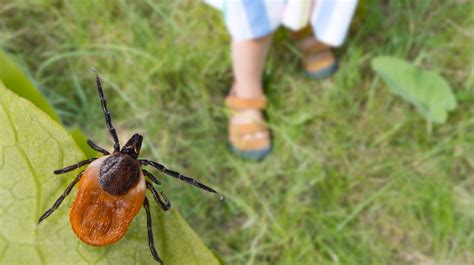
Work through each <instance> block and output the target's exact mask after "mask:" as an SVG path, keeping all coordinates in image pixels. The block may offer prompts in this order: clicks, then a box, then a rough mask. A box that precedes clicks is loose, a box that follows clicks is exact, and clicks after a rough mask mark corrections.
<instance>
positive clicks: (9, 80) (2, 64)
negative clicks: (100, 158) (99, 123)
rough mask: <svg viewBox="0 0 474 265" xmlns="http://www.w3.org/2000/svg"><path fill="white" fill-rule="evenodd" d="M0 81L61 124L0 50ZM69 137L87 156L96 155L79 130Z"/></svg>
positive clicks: (18, 69)
mask: <svg viewBox="0 0 474 265" xmlns="http://www.w3.org/2000/svg"><path fill="white" fill-rule="evenodd" d="M0 81H2V82H3V83H4V85H5V86H6V88H8V89H10V90H11V91H13V92H14V93H15V94H17V95H18V96H20V97H23V98H26V99H28V100H29V101H31V102H32V103H33V104H34V105H36V107H38V108H39V109H41V110H42V111H44V112H45V113H46V114H48V115H49V116H50V117H51V118H52V119H53V120H55V121H56V122H57V123H61V120H60V119H59V116H58V115H57V114H56V112H55V111H54V109H53V107H51V105H49V103H48V101H47V100H46V99H45V98H44V97H43V95H42V94H41V92H40V91H39V90H38V89H37V88H36V87H35V85H34V84H33V83H32V82H31V80H30V79H29V78H28V77H27V76H26V75H25V74H24V73H23V72H22V71H21V69H20V68H19V67H18V66H17V65H16V64H15V63H14V62H13V60H11V59H10V58H9V56H8V55H7V54H5V53H4V52H3V51H2V50H1V49H0ZM71 135H72V137H73V138H74V140H75V141H76V143H77V144H78V145H79V147H80V148H81V149H82V151H83V152H84V153H85V154H86V155H87V156H89V157H90V156H95V155H96V154H97V153H96V152H95V151H94V150H92V149H90V148H89V147H88V146H87V144H86V141H87V139H86V137H85V136H84V134H83V133H82V132H81V131H80V130H79V129H73V130H71Z"/></svg>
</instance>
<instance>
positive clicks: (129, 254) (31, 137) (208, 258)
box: [0, 82, 219, 265]
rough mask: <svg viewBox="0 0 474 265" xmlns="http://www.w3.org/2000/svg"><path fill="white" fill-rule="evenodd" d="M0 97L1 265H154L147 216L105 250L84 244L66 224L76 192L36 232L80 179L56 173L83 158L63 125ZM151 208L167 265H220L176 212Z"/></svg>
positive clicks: (7, 94)
mask: <svg viewBox="0 0 474 265" xmlns="http://www.w3.org/2000/svg"><path fill="white" fill-rule="evenodd" d="M0 95H1V97H0V124H1V127H0V264H114V265H119V264H127V265H128V264H155V262H154V260H153V258H152V256H151V254H150V250H149V248H148V241H147V232H146V220H145V213H144V210H142V211H140V213H139V214H138V215H137V217H136V218H135V219H134V220H133V222H132V223H131V225H130V227H129V230H128V231H127V234H126V235H125V236H124V238H123V239H122V240H120V241H119V242H117V243H116V244H113V245H110V246H107V247H102V248H96V247H91V246H88V245H86V244H84V243H82V242H81V241H80V240H79V239H77V237H76V236H75V235H74V233H73V232H72V230H71V228H70V226H69V224H68V222H69V218H68V213H69V210H68V208H69V206H70V204H71V202H72V199H73V197H74V194H75V192H72V193H71V195H69V197H68V198H67V199H66V200H65V201H64V202H63V205H61V207H59V209H58V210H56V212H54V213H53V214H52V215H51V216H50V217H49V218H48V219H47V220H46V221H44V222H43V223H42V224H41V225H40V226H38V227H35V226H34V224H35V223H36V221H37V219H38V217H39V216H40V215H41V214H42V213H43V212H44V211H45V210H46V209H47V208H48V207H50V206H51V205H52V203H53V202H54V201H55V200H56V198H57V197H58V196H59V195H60V194H61V193H62V192H63V191H64V189H65V187H66V186H67V185H68V183H69V182H70V181H71V180H72V179H73V178H74V177H75V174H77V173H78V172H73V173H69V174H64V175H58V176H55V175H53V174H52V170H54V169H57V168H62V167H64V166H66V165H70V164H73V163H75V162H76V161H78V160H80V159H82V158H83V156H84V154H83V153H82V152H81V150H80V149H79V147H78V146H77V145H76V143H75V142H74V140H73V139H72V137H71V136H70V135H69V133H68V132H67V131H66V130H64V129H63V128H62V127H61V126H60V125H59V124H58V123H56V122H55V121H54V120H52V119H51V118H50V117H49V116H48V115H46V114H45V113H44V112H42V111H41V110H39V109H38V108H37V107H36V106H35V105H33V104H32V103H31V102H29V101H27V100H25V99H24V98H21V97H19V96H17V95H15V94H14V93H12V92H11V91H9V90H7V89H6V88H5V86H4V85H3V84H2V83H1V82H0ZM150 202H154V201H153V200H150ZM151 207H152V208H151V209H152V214H153V225H154V232H155V240H156V241H157V243H158V244H157V245H158V251H159V252H160V254H161V256H162V258H163V260H164V261H165V263H166V264H167V265H173V264H179V265H182V264H186V265H201V264H202V265H204V264H205V265H209V264H219V262H218V261H217V260H216V258H215V257H214V255H213V254H212V253H211V252H210V251H209V250H208V249H207V248H206V247H205V246H204V244H203V243H202V241H201V240H200V239H199V238H198V236H197V235H196V234H195V233H194V232H193V231H192V230H191V228H189V226H188V225H187V224H186V222H185V221H184V220H183V219H182V217H181V216H180V215H179V214H178V212H177V211H175V210H171V211H170V212H167V213H164V212H163V211H162V210H161V209H160V208H159V207H158V206H156V205H152V206H151Z"/></svg>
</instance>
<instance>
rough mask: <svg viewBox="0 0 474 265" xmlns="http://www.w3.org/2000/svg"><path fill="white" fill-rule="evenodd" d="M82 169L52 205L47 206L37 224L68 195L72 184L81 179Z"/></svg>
mask: <svg viewBox="0 0 474 265" xmlns="http://www.w3.org/2000/svg"><path fill="white" fill-rule="evenodd" d="M83 172H84V171H81V173H79V174H78V175H77V177H76V178H75V179H74V180H73V181H72V182H71V183H70V184H69V186H67V188H66V190H65V191H64V192H63V194H61V196H59V198H58V199H57V200H56V202H54V204H53V206H51V208H49V209H48V210H47V211H46V212H45V213H44V214H43V215H42V216H41V217H40V218H39V220H38V224H39V223H41V222H42V221H43V220H44V219H46V218H48V216H50V215H51V214H52V213H53V212H54V211H55V210H56V209H57V208H58V207H59V205H61V203H62V202H63V200H64V198H66V196H67V195H69V193H70V192H71V190H72V188H73V187H74V185H76V184H77V182H79V180H80V179H81V177H82V173H83Z"/></svg>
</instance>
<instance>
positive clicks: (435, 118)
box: [372, 56, 457, 123]
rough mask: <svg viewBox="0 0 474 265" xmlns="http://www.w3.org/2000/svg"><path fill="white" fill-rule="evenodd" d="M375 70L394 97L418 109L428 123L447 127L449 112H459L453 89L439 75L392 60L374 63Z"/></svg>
mask: <svg viewBox="0 0 474 265" xmlns="http://www.w3.org/2000/svg"><path fill="white" fill-rule="evenodd" d="M372 69H373V70H374V71H375V72H376V73H377V74H379V75H380V76H381V77H382V78H383V80H385V82H386V83H387V84H388V87H389V89H390V91H391V92H392V93H394V94H395V95H398V96H400V97H402V98H403V99H404V100H406V101H408V102H410V103H412V104H413V105H415V106H416V108H417V109H418V110H419V111H420V112H421V114H422V115H423V116H424V117H425V118H426V119H427V120H428V121H432V122H437V123H444V122H446V119H447V116H448V114H447V112H448V111H451V110H454V109H455V108H456V105H457V103H456V98H455V97H454V94H453V92H452V91H451V87H450V86H449V84H448V82H446V80H445V79H444V78H443V77H441V76H440V75H438V74H437V73H435V72H431V71H425V70H422V69H418V68H416V67H415V66H413V65H411V64H409V63H407V62H406V61H404V60H402V59H399V58H395V57H389V56H378V57H375V58H374V59H372Z"/></svg>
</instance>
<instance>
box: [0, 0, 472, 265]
mask: <svg viewBox="0 0 474 265" xmlns="http://www.w3.org/2000/svg"><path fill="white" fill-rule="evenodd" d="M472 14H473V3H472V2H466V1H440V0H435V1H428V0H420V1H407V0H404V1H395V0H392V1H384V2H383V3H380V2H378V1H368V5H367V10H366V15H365V17H364V18H359V20H358V21H356V23H355V24H354V27H353V30H352V34H351V36H350V38H349V39H348V42H347V44H346V45H345V46H344V48H342V49H339V50H338V51H337V52H338V55H339V57H340V59H341V66H342V67H341V69H340V71H339V72H338V73H337V74H336V75H335V76H334V77H332V78H331V79H328V80H325V81H312V80H308V79H306V78H305V77H304V76H303V74H302V73H301V70H300V68H299V65H298V56H297V54H295V52H294V47H293V46H292V45H293V44H292V43H291V42H290V41H289V39H288V38H287V32H285V31H284V30H280V31H279V32H277V36H276V38H275V44H274V45H273V48H272V51H271V55H270V59H269V63H268V67H267V69H266V72H265V84H266V92H267V95H268V97H269V99H270V106H269V109H268V116H269V120H270V125H271V127H272V129H273V132H274V136H275V149H274V152H273V154H272V155H271V156H270V157H269V158H268V159H266V160H265V161H264V162H262V163H252V162H246V161H242V160H239V159H237V158H235V157H233V156H232V155H231V154H229V152H228V151H227V148H226V118H225V113H224V109H223V105H222V102H223V98H224V97H225V95H226V93H227V89H228V87H229V85H230V83H231V82H232V76H231V68H230V61H229V48H228V47H229V45H228V43H229V37H228V35H227V33H226V30H225V27H224V25H223V24H222V21H221V18H220V14H219V13H218V12H216V11H215V10H212V9H211V8H209V7H207V6H205V5H203V4H202V3H197V2H194V1H189V0H186V1H150V0H149V1H144V2H141V3H131V2H129V1H123V0H122V1H101V2H96V1H90V0H88V1H64V2H62V1H53V0H49V1H48V0H44V1H25V0H21V1H7V0H0V45H1V46H2V47H3V48H5V49H6V50H7V51H9V52H10V53H11V54H13V55H14V56H15V58H16V59H17V60H18V61H19V62H20V63H21V64H22V65H23V66H24V69H25V70H26V69H30V71H31V72H29V74H30V75H31V76H32V77H33V78H34V80H35V81H36V82H37V84H38V85H39V86H40V87H41V88H42V91H43V93H44V94H45V95H46V96H47V98H48V100H49V101H50V102H51V103H52V104H53V105H54V107H55V108H56V110H57V111H58V113H59V114H60V116H61V118H62V120H63V121H64V122H65V123H66V124H67V125H68V126H75V125H77V126H79V127H81V128H82V129H83V130H84V131H85V132H86V134H87V135H89V136H90V138H92V139H94V140H95V141H96V142H98V143H100V144H101V145H106V146H108V147H109V148H110V146H111V145H110V140H109V139H108V135H107V132H106V127H105V125H104V123H103V117H102V113H101V112H100V107H99V100H98V98H97V95H96V91H95V87H94V81H93V74H92V73H91V72H90V71H89V68H90V66H92V65H94V66H96V67H97V68H98V69H99V71H100V72H101V74H102V76H103V80H104V87H105V91H106V95H107V96H108V99H109V108H110V109H111V111H112V114H113V119H114V123H115V124H116V127H118V129H119V133H120V137H121V139H122V141H124V139H126V138H128V137H129V136H130V135H131V134H132V133H133V132H135V131H138V132H141V133H143V134H144V135H145V137H146V139H145V146H144V153H143V156H144V157H152V158H154V159H157V160H159V161H161V162H163V163H165V164H166V165H168V166H169V167H171V168H174V169H178V170H180V171H182V172H183V173H186V174H187V175H190V176H193V177H196V178H197V179H200V180H202V181H203V182H205V183H208V184H211V186H215V187H216V188H218V189H219V190H220V191H221V192H223V193H224V195H225V196H226V201H225V203H220V202H219V200H217V199H215V198H214V197H212V196H207V194H204V193H202V192H199V191H197V190H195V189H193V188H190V187H188V186H186V185H183V184H181V183H177V182H176V181H174V180H168V179H165V184H164V185H163V190H164V191H165V192H166V193H167V195H168V197H169V198H170V200H171V201H172V203H173V204H174V206H175V207H177V208H178V209H179V210H180V212H181V213H182V214H183V216H184V217H185V219H186V220H187V221H188V222H189V223H190V225H191V226H192V227H193V228H194V229H195V230H196V232H197V233H198V234H199V235H201V237H202V239H203V240H204V241H205V242H206V243H207V244H208V246H209V247H210V248H211V249H213V250H215V251H216V252H217V253H218V254H219V255H221V256H222V258H223V260H224V261H226V262H227V263H228V264H472V263H473V261H474V255H473V254H472V253H473V244H474V243H473V241H474V232H473V231H474V224H473V223H474V222H473V220H474V210H473V209H474V197H473V192H474V178H473V175H474V174H473V170H474V115H473V114H474V107H473V106H474V87H473V86H474V77H473V71H472V67H473V65H474V52H473V50H474V49H473V45H472V43H473V38H474V37H473V36H474V17H473V16H472ZM380 54H389V55H396V56H400V57H402V58H406V59H407V60H410V61H413V62H415V63H416V64H417V65H418V66H420V67H423V68H426V69H431V70H435V71H437V72H439V73H440V74H441V75H443V76H444V77H445V78H446V79H447V80H448V82H449V83H450V84H451V86H452V87H453V89H454V92H455V94H456V97H457V99H458V103H459V107H458V108H457V110H456V111H454V112H452V113H451V114H450V117H449V120H448V122H447V123H446V124H444V125H439V126H435V127H434V128H433V132H432V134H427V131H426V127H425V122H424V120H423V118H422V117H421V116H420V115H418V113H417V112H416V111H415V110H414V108H413V107H411V106H410V105H409V104H407V103H405V102H403V101H401V100H400V99H398V98H397V97H395V96H393V95H392V94H390V92H389V91H388V89H387V88H386V87H385V85H384V84H383V82H381V80H380V79H379V78H377V77H375V75H374V73H373V72H372V71H371V70H370V59H371V58H372V57H373V56H375V55H380ZM423 262H425V263H423ZM426 262H432V263H426Z"/></svg>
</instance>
